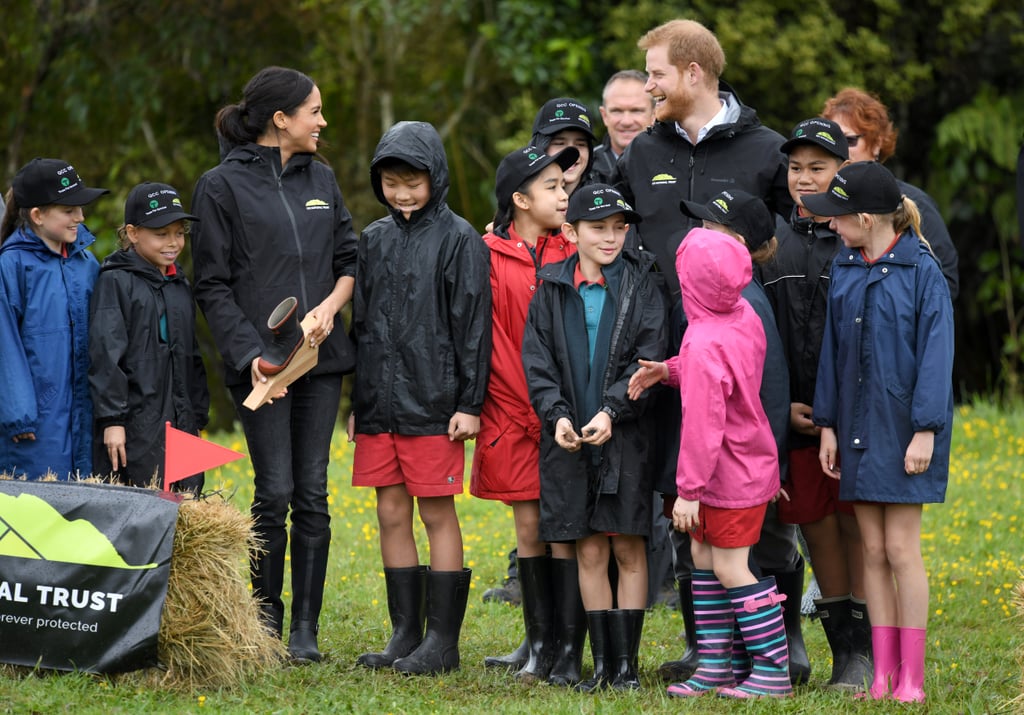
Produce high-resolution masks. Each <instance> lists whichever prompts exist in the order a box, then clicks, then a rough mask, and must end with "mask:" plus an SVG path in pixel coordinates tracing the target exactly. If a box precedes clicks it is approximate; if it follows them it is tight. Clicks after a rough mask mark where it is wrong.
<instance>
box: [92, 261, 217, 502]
mask: <svg viewBox="0 0 1024 715" xmlns="http://www.w3.org/2000/svg"><path fill="white" fill-rule="evenodd" d="M175 269H176V271H175V274H174V275H173V276H168V277H167V278H165V277H164V275H163V274H162V273H160V270H159V269H158V268H157V267H156V266H154V265H153V264H151V263H149V262H148V261H146V260H145V259H144V258H142V257H141V256H139V254H137V253H136V252H135V251H131V250H121V251H117V252H115V253H112V254H111V255H109V256H107V258H106V260H104V261H103V265H102V266H101V267H100V274H99V277H98V278H97V279H96V286H95V288H94V289H93V294H92V303H91V306H90V310H91V315H90V318H89V321H90V322H89V358H90V361H91V365H90V367H89V387H90V390H91V393H92V401H93V417H94V421H95V437H94V439H93V471H94V472H95V473H97V474H103V475H108V474H110V473H111V466H112V465H111V463H110V457H109V456H108V454H107V449H106V446H105V445H104V444H103V430H104V429H105V428H106V427H110V426H117V425H120V426H122V427H124V428H125V437H126V445H125V451H126V456H127V458H128V465H127V466H126V467H125V468H124V469H122V470H121V471H120V472H119V475H120V477H121V479H122V481H124V482H125V483H127V484H132V485H134V486H139V487H144V486H148V485H149V484H150V482H151V481H152V479H153V475H154V473H157V474H158V475H159V477H160V478H161V480H162V477H163V473H164V423H165V422H170V423H171V426H172V427H175V428H177V429H180V430H182V431H184V432H188V433H190V434H198V433H199V430H200V429H202V428H203V427H205V426H206V422H207V418H208V410H209V406H210V394H209V392H208V390H207V385H206V370H205V369H204V367H203V360H202V357H201V356H200V352H199V343H198V341H197V340H196V334H195V322H196V308H195V304H194V303H193V301H192V290H191V288H190V287H189V284H188V280H187V279H186V278H185V272H184V271H183V270H182V269H181V267H180V266H178V265H177V264H175ZM161 315H165V316H166V324H167V339H166V340H164V339H163V338H162V337H161V335H160V316H161Z"/></svg>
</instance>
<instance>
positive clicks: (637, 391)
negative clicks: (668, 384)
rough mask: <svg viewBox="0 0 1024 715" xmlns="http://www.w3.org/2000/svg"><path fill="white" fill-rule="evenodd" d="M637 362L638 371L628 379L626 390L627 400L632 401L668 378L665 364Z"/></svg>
mask: <svg viewBox="0 0 1024 715" xmlns="http://www.w3.org/2000/svg"><path fill="white" fill-rule="evenodd" d="M638 362H639V364H640V369H639V370H637V371H636V372H634V373H633V376H632V377H630V378H629V387H628V388H627V393H628V394H629V399H631V400H634V401H635V400H638V399H640V395H642V394H643V393H644V390H646V389H647V388H649V387H653V386H654V385H657V384H658V383H659V382H663V381H664V380H665V379H667V378H668V365H666V364H665V363H663V362H654V361H652V360H639V361H638Z"/></svg>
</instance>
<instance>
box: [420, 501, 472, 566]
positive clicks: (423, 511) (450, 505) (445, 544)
mask: <svg viewBox="0 0 1024 715" xmlns="http://www.w3.org/2000/svg"><path fill="white" fill-rule="evenodd" d="M416 501H417V503H418V505H419V510H420V520H421V521H422V522H423V527H424V529H425V530H426V532H427V542H428V543H429V544H430V568H431V569H432V570H434V571H461V570H462V529H461V528H460V527H459V515H458V514H457V513H456V511H455V497H453V496H442V497H419V498H418V499H417V500H416Z"/></svg>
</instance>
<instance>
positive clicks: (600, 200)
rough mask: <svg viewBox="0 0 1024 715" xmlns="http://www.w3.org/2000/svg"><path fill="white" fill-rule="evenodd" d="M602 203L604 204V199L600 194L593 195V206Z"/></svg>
mask: <svg viewBox="0 0 1024 715" xmlns="http://www.w3.org/2000/svg"><path fill="white" fill-rule="evenodd" d="M602 204H604V199H602V198H601V197H600V196H595V197H594V206H601V205H602Z"/></svg>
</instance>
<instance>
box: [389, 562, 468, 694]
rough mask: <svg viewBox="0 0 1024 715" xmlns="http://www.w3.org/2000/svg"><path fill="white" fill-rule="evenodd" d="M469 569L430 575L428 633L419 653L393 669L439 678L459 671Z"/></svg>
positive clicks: (411, 654) (405, 659) (428, 585)
mask: <svg viewBox="0 0 1024 715" xmlns="http://www.w3.org/2000/svg"><path fill="white" fill-rule="evenodd" d="M472 577H473V572H472V571H471V570H470V569H462V570H461V571H433V570H430V571H427V619H426V620H427V632H426V635H424V636H423V642H421V643H420V644H419V646H417V648H416V650H414V651H413V652H412V653H410V654H409V655H407V656H406V657H404V658H399V659H398V660H396V661H395V662H394V663H393V664H392V667H393V668H394V669H395V670H397V671H398V672H399V673H407V674H409V675H437V674H439V673H447V672H449V671H451V670H458V668H459V634H460V633H461V632H462V619H463V618H464V617H465V616H466V601H467V599H468V598H469V582H470V579H471V578H472Z"/></svg>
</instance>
